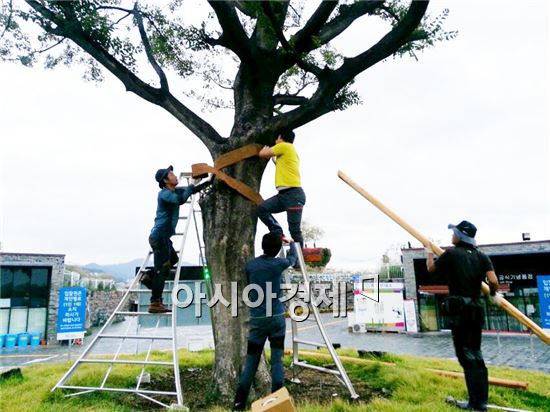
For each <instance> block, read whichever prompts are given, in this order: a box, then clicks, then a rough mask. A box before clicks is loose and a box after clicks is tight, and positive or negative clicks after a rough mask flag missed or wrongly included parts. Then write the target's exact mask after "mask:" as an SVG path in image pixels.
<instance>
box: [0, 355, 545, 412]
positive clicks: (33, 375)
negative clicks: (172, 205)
mask: <svg viewBox="0 0 550 412" xmlns="http://www.w3.org/2000/svg"><path fill="white" fill-rule="evenodd" d="M339 353H340V354H342V355H348V356H354V357H355V356H356V355H355V352H354V351H350V350H339ZM169 356H170V355H169V353H164V352H154V353H153V357H152V359H155V360H169ZM213 357H214V356H213V352H212V351H202V352H196V353H189V352H187V351H183V350H182V351H181V353H180V364H181V368H182V369H184V368H190V367H193V368H203V369H209V368H211V366H212V362H213ZM129 358H136V359H140V358H139V357H129ZM305 358H306V359H308V361H309V362H311V363H313V364H315V363H319V364H321V363H322V362H323V361H322V360H316V359H314V358H308V357H307V356H306V357H305ZM373 360H374V359H373ZM380 360H382V361H384V362H391V363H394V364H395V366H386V365H383V364H380V363H377V362H371V363H363V364H355V363H351V362H344V365H345V366H346V369H347V371H348V374H349V375H350V378H351V379H352V381H363V382H366V383H367V384H368V386H369V387H370V388H372V389H373V391H374V393H375V394H376V395H375V396H373V397H372V398H371V399H370V400H368V401H363V402H361V403H349V402H347V401H345V400H342V399H337V400H334V401H331V402H329V403H323V404H319V403H318V402H317V401H316V400H315V399H295V402H296V404H297V407H298V409H299V411H300V412H326V411H332V412H348V411H350V412H351V411H353V412H356V411H366V410H369V411H387V412H390V411H395V412H406V411H430V412H438V411H455V412H456V409H455V408H453V407H451V406H448V405H446V404H445V403H444V399H445V398H446V396H447V395H452V396H454V397H455V398H458V399H465V398H466V389H465V385H464V381H463V380H462V379H452V378H447V377H443V376H438V375H436V374H434V373H431V372H429V371H426V370H424V368H433V369H445V370H451V371H460V366H459V365H458V364H457V363H456V362H454V361H449V360H443V359H433V358H419V357H412V356H395V355H385V356H384V357H383V358H382V359H380ZM285 363H286V364H287V365H288V364H289V363H290V358H288V357H287V358H285ZM69 366H70V362H64V363H55V364H43V365H32V366H28V367H25V368H23V370H22V372H23V377H22V378H10V379H6V380H3V381H0V410H1V411H6V412H8V411H18V412H22V411H63V412H70V411H132V410H136V409H139V410H148V409H154V405H153V404H152V403H148V401H145V400H139V398H137V397H135V396H133V395H125V394H113V393H105V392H102V393H91V394H86V395H83V396H77V397H65V396H64V393H62V392H61V391H56V392H54V393H51V392H50V389H51V388H52V387H53V385H54V384H55V383H56V382H57V380H58V379H59V378H60V377H61V376H62V375H63V374H64V373H65V372H66V370H67V368H68V367H69ZM161 368H162V367H158V371H159V372H160V371H161ZM105 369H106V368H103V369H102V368H101V367H99V368H98V365H85V366H83V367H81V370H80V371H79V372H78V375H76V376H75V379H74V380H71V384H73V383H74V384H80V385H86V386H90V385H94V384H96V385H97V384H98V383H100V381H101V379H102V376H103V374H102V373H101V374H100V373H98V371H99V370H103V371H104V370H105ZM139 370H140V368H139V367H138V366H133V365H117V366H116V367H115V368H114V369H113V372H112V374H111V376H110V379H109V382H110V384H111V385H113V384H114V383H115V382H116V384H120V385H129V386H130V385H132V384H135V377H136V375H137V374H138V372H139ZM163 370H166V369H163ZM152 372H153V371H152ZM153 374H154V372H153ZM489 375H490V376H491V377H498V378H505V379H512V380H519V381H526V382H528V383H529V389H528V390H527V391H524V390H518V389H508V388H503V387H497V386H491V387H490V390H489V399H490V402H491V403H494V404H497V405H503V406H510V407H515V408H519V409H527V410H533V411H548V410H550V407H549V406H550V375H547V374H544V373H541V372H532V371H524V370H517V369H511V368H498V367H490V368H489ZM182 384H183V386H185V384H186V383H185V382H183V383H182ZM206 391H207V388H204V392H205V394H204V396H206ZM380 394H383V396H382V395H380ZM201 396H202V395H201ZM207 410H210V411H215V412H221V411H224V410H227V409H224V408H222V407H220V406H219V405H215V402H212V406H211V407H210V408H209V409H207Z"/></svg>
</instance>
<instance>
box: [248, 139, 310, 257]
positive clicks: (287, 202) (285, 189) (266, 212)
mask: <svg viewBox="0 0 550 412" xmlns="http://www.w3.org/2000/svg"><path fill="white" fill-rule="evenodd" d="M293 142H294V132H293V131H285V132H282V133H281V134H280V135H279V136H278V137H277V140H275V146H273V147H269V146H265V147H264V148H263V149H262V150H261V151H260V153H259V156H260V157H261V158H263V159H270V158H272V157H275V158H276V160H275V165H276V168H275V186H276V188H277V191H278V192H279V193H278V194H276V195H275V196H273V197H271V198H269V199H267V200H265V201H264V202H263V203H262V204H261V205H260V206H258V217H259V218H260V220H261V221H262V222H264V224H265V225H266V226H267V228H268V229H269V231H270V232H271V233H274V234H276V235H278V236H281V239H282V240H283V242H289V241H290V240H291V239H288V238H286V237H285V236H284V234H283V229H282V228H281V225H279V222H277V220H275V218H274V217H273V215H272V213H281V212H285V211H286V215H287V220H288V230H289V231H290V236H291V237H292V240H294V241H295V242H299V243H300V246H301V247H302V248H303V247H304V239H303V237H302V229H301V223H302V210H303V208H304V205H305V203H306V195H305V193H304V191H303V189H302V187H301V182H300V158H299V157H298V154H297V153H296V149H295V148H294V145H293V144H292V143H293Z"/></svg>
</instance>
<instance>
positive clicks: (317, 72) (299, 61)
mask: <svg viewBox="0 0 550 412" xmlns="http://www.w3.org/2000/svg"><path fill="white" fill-rule="evenodd" d="M262 8H263V10H264V13H265V15H266V16H267V18H268V19H269V22H270V23H271V26H272V28H273V30H274V31H275V34H276V35H277V38H278V39H279V42H280V43H281V46H283V48H284V49H285V51H286V52H287V53H288V54H289V55H290V56H292V60H293V61H294V62H295V63H296V65H298V67H299V68H300V69H302V70H304V71H307V72H311V73H313V74H314V75H315V76H317V77H319V76H321V73H322V70H321V69H320V68H319V67H317V66H315V65H314V64H312V63H308V62H306V61H304V60H303V59H302V58H301V57H300V55H299V54H298V53H297V52H296V51H295V50H294V48H293V47H292V46H291V45H290V44H289V43H288V41H287V40H286V38H285V35H284V33H283V31H282V30H281V27H280V26H279V25H278V24H277V22H276V20H275V15H274V14H273V10H272V9H271V5H270V4H269V2H267V1H265V2H262Z"/></svg>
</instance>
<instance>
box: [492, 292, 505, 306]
mask: <svg viewBox="0 0 550 412" xmlns="http://www.w3.org/2000/svg"><path fill="white" fill-rule="evenodd" d="M503 300H504V296H502V293H498V292H495V293H494V294H491V295H489V302H491V303H492V304H493V305H495V306H500V305H501V304H502V301H503Z"/></svg>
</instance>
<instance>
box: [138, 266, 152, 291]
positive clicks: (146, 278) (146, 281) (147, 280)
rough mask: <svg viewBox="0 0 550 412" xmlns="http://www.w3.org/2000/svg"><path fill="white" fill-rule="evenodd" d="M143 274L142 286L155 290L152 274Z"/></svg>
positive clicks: (148, 272) (147, 272) (144, 272)
mask: <svg viewBox="0 0 550 412" xmlns="http://www.w3.org/2000/svg"><path fill="white" fill-rule="evenodd" d="M141 273H142V275H141V279H140V280H139V281H140V282H141V284H142V285H143V286H145V287H146V288H147V289H153V278H152V277H151V272H150V271H148V270H147V271H143V272H141Z"/></svg>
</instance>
